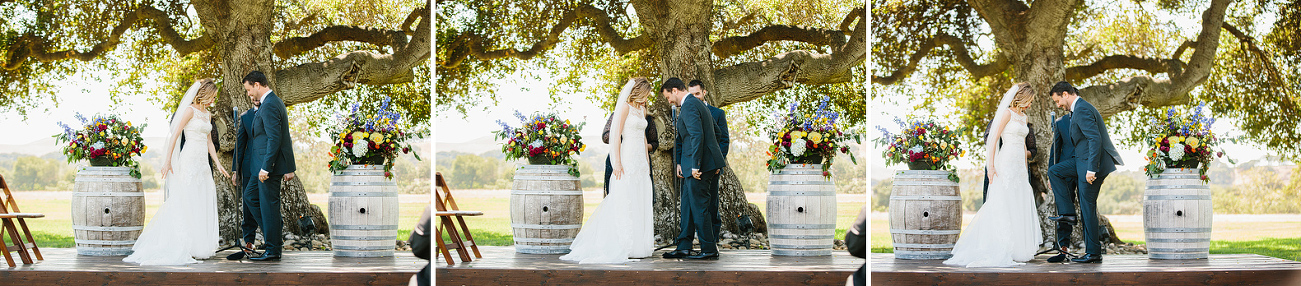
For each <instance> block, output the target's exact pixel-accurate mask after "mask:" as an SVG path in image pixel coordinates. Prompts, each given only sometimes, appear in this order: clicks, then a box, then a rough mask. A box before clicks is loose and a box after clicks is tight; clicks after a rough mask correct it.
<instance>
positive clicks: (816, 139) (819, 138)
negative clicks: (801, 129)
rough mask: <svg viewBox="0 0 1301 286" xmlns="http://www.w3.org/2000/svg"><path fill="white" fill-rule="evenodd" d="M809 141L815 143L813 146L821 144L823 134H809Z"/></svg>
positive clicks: (815, 132)
mask: <svg viewBox="0 0 1301 286" xmlns="http://www.w3.org/2000/svg"><path fill="white" fill-rule="evenodd" d="M809 141H813V144H821V143H822V133H818V132H817V131H814V132H809Z"/></svg>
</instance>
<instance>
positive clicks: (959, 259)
mask: <svg viewBox="0 0 1301 286" xmlns="http://www.w3.org/2000/svg"><path fill="white" fill-rule="evenodd" d="M1004 110H1006V109H1004ZM1008 113H1010V114H1011V118H1009V120H1008V122H1007V126H1006V127H1004V128H1003V133H1002V136H1001V137H1000V138H1001V139H1002V140H1003V146H1002V147H1001V148H999V150H998V152H997V153H995V155H994V170H995V171H997V172H998V175H997V176H995V177H994V178H992V179H991V180H990V181H989V194H988V196H989V197H988V198H987V199H986V200H985V204H984V206H982V207H980V211H977V212H976V215H975V217H973V218H972V219H971V223H970V224H968V225H967V229H966V230H964V231H963V232H962V234H961V235H960V236H959V237H958V242H957V244H955V245H954V246H953V258H950V259H949V260H945V261H944V264H947V265H955V266H965V267H1007V266H1016V265H1022V264H1024V263H1022V262H1025V261H1029V260H1030V259H1033V258H1034V254H1035V252H1036V251H1038V250H1039V242H1040V239H1041V237H1042V230H1040V229H1039V213H1038V212H1037V211H1036V210H1035V205H1034V191H1033V189H1031V188H1030V178H1029V173H1028V172H1027V169H1026V158H1025V151H1026V150H1025V136H1026V135H1027V134H1029V133H1030V129H1029V127H1026V121H1025V119H1026V116H1025V115H1022V114H1017V113H1016V112H1011V111H1008Z"/></svg>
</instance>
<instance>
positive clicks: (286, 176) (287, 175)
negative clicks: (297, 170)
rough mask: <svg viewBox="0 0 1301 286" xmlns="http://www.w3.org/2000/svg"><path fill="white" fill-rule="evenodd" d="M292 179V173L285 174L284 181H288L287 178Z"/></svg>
mask: <svg viewBox="0 0 1301 286" xmlns="http://www.w3.org/2000/svg"><path fill="white" fill-rule="evenodd" d="M293 179H294V173H288V174H285V182H288V181H289V180H293Z"/></svg>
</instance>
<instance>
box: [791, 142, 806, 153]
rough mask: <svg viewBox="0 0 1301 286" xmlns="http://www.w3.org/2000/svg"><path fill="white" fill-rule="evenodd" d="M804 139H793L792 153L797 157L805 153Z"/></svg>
mask: <svg viewBox="0 0 1301 286" xmlns="http://www.w3.org/2000/svg"><path fill="white" fill-rule="evenodd" d="M804 144H806V143H804V139H795V140H791V155H792V156H795V157H799V156H803V155H804V147H805V146H804Z"/></svg>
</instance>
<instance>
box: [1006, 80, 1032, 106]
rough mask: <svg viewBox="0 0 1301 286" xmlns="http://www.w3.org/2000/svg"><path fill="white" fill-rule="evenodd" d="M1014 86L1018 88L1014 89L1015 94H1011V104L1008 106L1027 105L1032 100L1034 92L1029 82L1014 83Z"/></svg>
mask: <svg viewBox="0 0 1301 286" xmlns="http://www.w3.org/2000/svg"><path fill="white" fill-rule="evenodd" d="M1016 86H1017V87H1019V88H1018V89H1017V90H1016V94H1015V95H1013V96H1012V104H1011V106H1008V107H1009V108H1010V107H1026V106H1029V105H1030V101H1031V100H1034V94H1035V92H1034V88H1033V87H1030V83H1028V82H1019V83H1017V84H1016Z"/></svg>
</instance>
